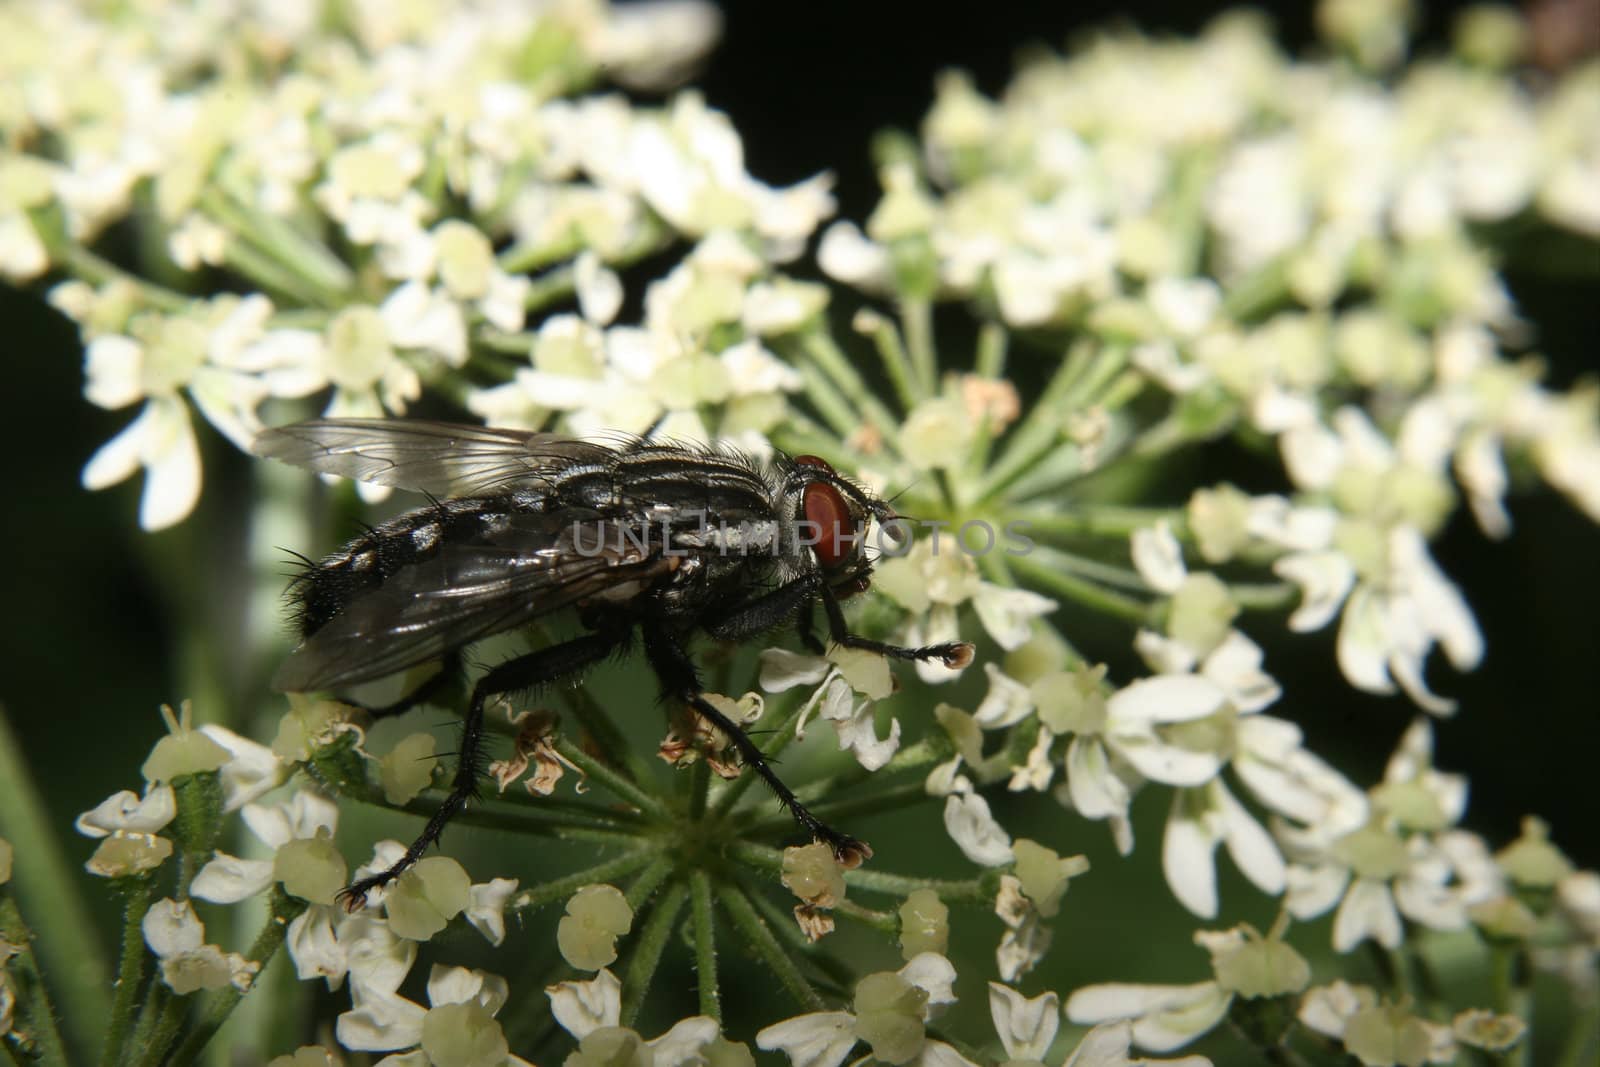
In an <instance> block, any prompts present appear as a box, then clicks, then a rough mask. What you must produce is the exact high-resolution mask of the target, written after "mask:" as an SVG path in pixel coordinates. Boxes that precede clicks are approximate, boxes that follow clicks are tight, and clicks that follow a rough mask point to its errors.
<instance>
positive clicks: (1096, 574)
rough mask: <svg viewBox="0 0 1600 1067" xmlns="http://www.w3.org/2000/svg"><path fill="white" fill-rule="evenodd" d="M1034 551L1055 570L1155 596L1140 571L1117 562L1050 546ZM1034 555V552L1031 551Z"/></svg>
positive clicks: (1154, 592) (1038, 547)
mask: <svg viewBox="0 0 1600 1067" xmlns="http://www.w3.org/2000/svg"><path fill="white" fill-rule="evenodd" d="M1034 552H1039V553H1041V557H1040V558H1041V561H1042V562H1043V563H1044V564H1045V565H1046V566H1048V567H1050V568H1051V569H1053V570H1060V571H1064V572H1066V573H1067V574H1071V575H1076V576H1077V577H1080V578H1086V579H1088V580H1090V581H1094V582H1099V583H1101V584H1102V585H1110V586H1115V587H1117V588H1119V589H1126V590H1128V591H1129V592H1133V593H1141V594H1143V595H1145V596H1155V595H1156V591H1155V590H1154V589H1151V588H1150V586H1149V585H1148V584H1147V583H1146V582H1145V580H1144V579H1143V578H1141V577H1139V572H1138V571H1133V570H1129V569H1128V568H1127V567H1119V566H1117V565H1116V564H1115V563H1107V562H1105V561H1104V560H1099V559H1094V558H1093V557H1090V556H1082V555H1079V554H1078V553H1076V552H1068V551H1067V550H1066V549H1062V548H1051V547H1049V546H1036V547H1035V548H1034ZM1029 555H1032V553H1029Z"/></svg>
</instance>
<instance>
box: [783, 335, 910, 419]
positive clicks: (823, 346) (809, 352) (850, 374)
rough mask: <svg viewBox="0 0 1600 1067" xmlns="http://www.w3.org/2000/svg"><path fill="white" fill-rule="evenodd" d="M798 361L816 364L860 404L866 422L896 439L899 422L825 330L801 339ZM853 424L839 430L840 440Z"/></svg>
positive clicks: (845, 393) (840, 388)
mask: <svg viewBox="0 0 1600 1067" xmlns="http://www.w3.org/2000/svg"><path fill="white" fill-rule="evenodd" d="M799 356H800V358H799V359H797V360H796V362H803V361H804V360H806V359H809V360H810V361H811V362H813V363H815V364H816V365H817V366H818V367H819V368H820V369H821V370H822V372H823V373H824V374H826V375H827V376H828V378H829V379H830V380H831V381H832V382H833V383H834V385H836V386H837V387H838V388H839V390H840V391H841V392H842V393H843V394H844V395H845V396H848V397H852V398H854V399H855V401H856V403H858V404H860V405H861V409H862V411H863V412H864V413H865V414H866V416H867V421H868V422H869V423H871V424H872V426H873V427H874V428H875V429H877V431H878V432H879V433H881V434H883V438H884V440H885V441H889V442H894V441H897V440H899V431H900V420H899V419H897V418H895V416H894V414H893V413H892V412H891V411H890V410H889V409H888V408H887V407H885V406H884V404H883V402H882V401H880V400H879V399H878V398H877V395H876V394H875V393H874V391H873V390H872V389H871V388H870V387H868V385H867V383H866V381H865V380H864V379H863V378H862V377H861V374H860V372H858V371H857V370H856V368H855V365H854V364H853V363H851V362H850V357H849V356H847V355H845V353H844V351H843V349H841V348H840V347H839V346H838V345H837V344H836V343H835V342H834V340H833V338H832V337H831V336H829V335H828V334H827V333H826V332H825V331H823V330H820V329H815V330H810V331H808V332H807V333H806V334H805V335H804V336H802V337H801V339H800V351H799ZM855 428H856V427H855V425H851V426H850V427H848V428H847V429H845V430H843V431H841V433H840V436H841V437H848V436H849V435H850V431H851V430H854V429H855Z"/></svg>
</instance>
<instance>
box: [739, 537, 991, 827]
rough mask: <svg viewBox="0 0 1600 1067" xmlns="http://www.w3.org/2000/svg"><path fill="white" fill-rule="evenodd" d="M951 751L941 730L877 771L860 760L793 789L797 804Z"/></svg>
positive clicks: (944, 757)
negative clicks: (871, 769)
mask: <svg viewBox="0 0 1600 1067" xmlns="http://www.w3.org/2000/svg"><path fill="white" fill-rule="evenodd" d="M985 558H987V557H985ZM954 753H955V749H954V747H953V746H952V745H951V743H950V740H949V737H948V736H947V735H946V734H944V733H943V731H941V732H939V733H938V734H936V735H931V736H929V737H924V738H923V739H922V740H921V741H918V742H917V743H916V744H914V745H907V746H906V747H905V748H902V749H901V750H900V751H898V752H896V753H895V754H894V755H893V756H891V757H889V762H888V763H885V764H884V765H883V766H882V767H879V768H878V769H877V770H876V771H869V770H867V769H866V768H865V767H863V766H861V765H860V764H859V763H857V764H853V765H852V766H851V767H850V769H849V770H845V771H840V772H839V773H838V774H830V775H828V776H827V777H826V778H818V779H817V780H816V781H814V782H807V783H806V784H805V785H803V786H801V787H800V788H798V789H796V790H795V791H794V795H795V796H796V797H797V798H798V799H799V800H800V803H802V804H804V805H806V806H807V807H810V806H811V805H813V804H817V803H820V802H821V801H822V798H824V797H829V796H833V795H834V794H835V793H837V792H839V791H840V790H841V789H849V788H850V787H851V786H854V785H860V784H861V783H862V782H864V781H866V780H867V779H868V778H870V777H873V776H876V775H892V774H895V773H897V772H899V771H907V770H916V769H918V768H922V767H931V766H933V765H934V764H935V763H942V762H944V761H945V760H947V759H949V758H950V757H951V756H952V755H954ZM766 821H768V820H762V822H766ZM770 821H771V822H772V823H773V825H777V824H778V823H779V822H782V823H784V824H785V825H787V824H789V823H792V822H793V821H794V820H792V819H790V818H788V817H787V816H785V817H784V818H783V819H782V820H779V819H772V820H770Z"/></svg>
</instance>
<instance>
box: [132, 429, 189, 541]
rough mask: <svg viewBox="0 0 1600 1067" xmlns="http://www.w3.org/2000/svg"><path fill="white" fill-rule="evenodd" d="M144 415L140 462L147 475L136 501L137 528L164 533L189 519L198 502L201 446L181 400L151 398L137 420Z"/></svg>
mask: <svg viewBox="0 0 1600 1067" xmlns="http://www.w3.org/2000/svg"><path fill="white" fill-rule="evenodd" d="M147 416H148V417H149V419H150V422H149V423H148V425H147V427H146V429H145V431H144V434H143V436H142V440H141V442H140V444H141V455H140V460H141V462H143V463H144V465H145V468H146V470H147V474H146V475H145V483H144V495H143V497H141V498H140V502H139V525H140V526H142V527H143V528H144V529H146V530H163V529H166V528H167V527H168V526H171V525H173V524H174V523H176V522H180V521H182V520H183V519H184V518H186V517H188V514H189V512H191V511H193V510H194V505H195V501H197V500H199V499H200V445H199V443H198V442H196V441H195V437H194V425H193V423H192V422H191V421H190V419H189V409H188V407H187V406H186V405H185V404H184V403H183V401H182V400H179V399H178V398H176V397H169V398H154V399H152V400H151V401H150V403H149V404H147V405H145V414H144V415H141V416H140V419H141V420H143V419H145V418H146V417H147Z"/></svg>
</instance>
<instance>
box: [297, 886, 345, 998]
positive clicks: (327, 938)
mask: <svg viewBox="0 0 1600 1067" xmlns="http://www.w3.org/2000/svg"><path fill="white" fill-rule="evenodd" d="M333 920H334V914H333V909H332V908H330V907H328V906H326V905H323V904H313V905H312V906H311V907H309V908H307V909H306V910H305V911H303V912H301V913H300V914H299V915H296V916H295V917H294V918H293V919H292V920H290V922H289V929H288V933H287V937H286V939H285V940H286V944H287V946H288V949H289V958H290V959H292V960H293V961H294V970H295V975H296V976H297V977H298V978H299V979H300V980H301V981H302V982H309V981H311V980H312V979H314V978H326V979H327V980H328V987H329V988H330V989H333V988H337V987H338V984H339V983H340V982H341V981H342V980H343V979H344V975H345V971H346V969H347V967H348V963H347V960H346V958H345V951H344V946H343V945H341V944H340V943H339V939H338V938H337V937H336V936H335V935H334V932H333Z"/></svg>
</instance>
